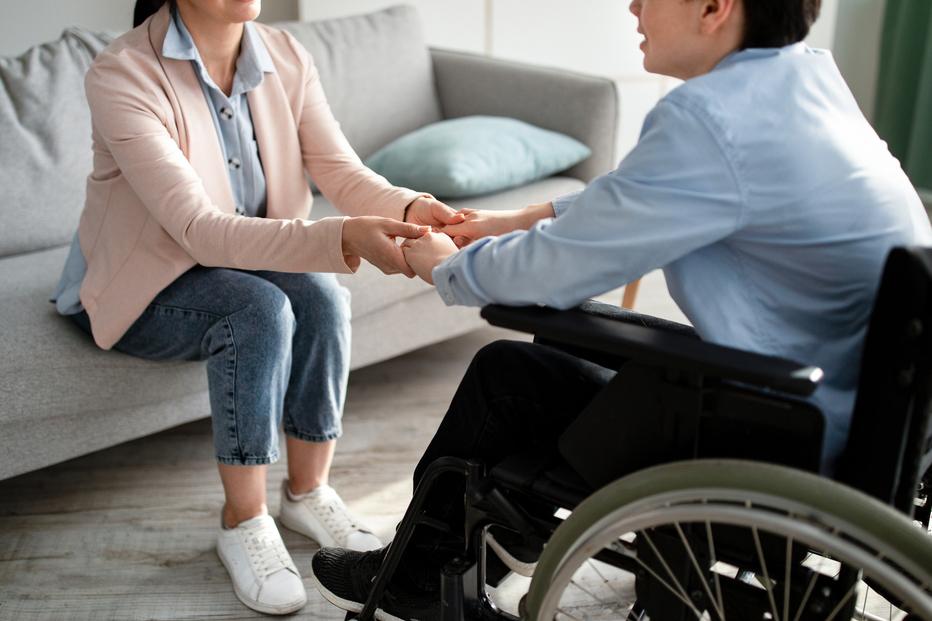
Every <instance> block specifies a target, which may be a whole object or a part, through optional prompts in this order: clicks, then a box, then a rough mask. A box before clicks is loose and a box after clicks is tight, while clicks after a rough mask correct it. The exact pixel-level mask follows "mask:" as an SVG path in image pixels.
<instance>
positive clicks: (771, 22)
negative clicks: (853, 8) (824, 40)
mask: <svg viewBox="0 0 932 621" xmlns="http://www.w3.org/2000/svg"><path fill="white" fill-rule="evenodd" d="M821 8H822V0H745V2H744V15H745V21H746V22H747V26H746V29H745V33H744V44H743V45H742V47H744V48H749V47H783V46H784V45H792V44H793V43H799V42H800V41H802V40H803V39H805V38H806V35H808V34H809V29H810V28H811V27H812V24H814V23H815V21H816V19H818V17H819V11H820V10H821Z"/></svg>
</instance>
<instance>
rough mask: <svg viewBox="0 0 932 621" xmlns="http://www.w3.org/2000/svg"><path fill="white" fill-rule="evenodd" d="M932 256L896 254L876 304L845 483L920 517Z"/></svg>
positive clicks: (927, 442)
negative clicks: (916, 510)
mask: <svg viewBox="0 0 932 621" xmlns="http://www.w3.org/2000/svg"><path fill="white" fill-rule="evenodd" d="M930 386H932V249H930V248H895V249H893V251H891V253H890V255H889V257H888V258H887V263H886V266H885V268H884V272H883V278H882V279H881V282H880V289H879V290H878V293H877V299H876V301H875V303H874V310H873V313H872V314H871V318H870V323H869V326H868V330H867V336H866V338H865V342H864V352H863V355H862V359H861V375H860V380H859V384H858V394H857V400H856V403H855V407H854V413H853V418H852V421H851V432H850V436H849V440H848V445H847V447H846V449H845V452H844V454H843V456H842V459H841V462H840V464H839V469H838V472H837V478H838V479H839V480H841V481H842V482H844V483H847V484H848V485H851V486H852V487H855V488H858V489H860V490H862V491H864V492H866V493H868V494H870V495H872V496H874V497H876V498H878V499H880V500H882V501H884V502H886V503H888V504H892V505H894V506H895V507H897V508H898V509H899V510H901V511H903V512H905V513H907V514H912V510H913V501H914V498H915V494H916V488H917V485H918V480H919V477H920V476H921V475H922V474H923V473H924V472H925V471H926V469H928V467H929V465H930V461H932V438H930V432H932V426H930V421H929V401H930Z"/></svg>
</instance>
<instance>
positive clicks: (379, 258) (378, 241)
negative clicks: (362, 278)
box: [343, 216, 452, 278]
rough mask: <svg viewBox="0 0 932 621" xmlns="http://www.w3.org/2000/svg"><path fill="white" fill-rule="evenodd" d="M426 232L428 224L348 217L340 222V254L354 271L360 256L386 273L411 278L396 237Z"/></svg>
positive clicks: (414, 236)
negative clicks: (341, 238)
mask: <svg viewBox="0 0 932 621" xmlns="http://www.w3.org/2000/svg"><path fill="white" fill-rule="evenodd" d="M429 232H430V228H429V227H426V226H418V225H416V224H409V223H406V222H399V221H398V220H393V219H392V218H378V217H374V216H362V217H358V218H347V219H346V220H345V221H344V222H343V256H344V257H345V258H346V264H347V265H349V266H350V267H351V268H352V269H353V271H356V269H357V268H358V267H359V258H360V257H362V258H363V259H365V260H366V261H368V262H369V263H371V264H373V265H374V266H376V267H377V268H379V269H380V270H382V272H383V273H385V274H404V275H405V276H407V277H408V278H414V270H412V269H411V268H410V267H409V266H408V264H407V262H406V261H405V257H404V253H403V252H402V250H401V247H400V246H398V244H397V243H395V239H396V238H398V237H404V238H407V239H408V240H412V239H417V238H419V237H421V236H422V235H424V234H426V233H429ZM451 243H452V242H451Z"/></svg>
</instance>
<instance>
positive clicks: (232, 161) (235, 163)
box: [227, 157, 243, 170]
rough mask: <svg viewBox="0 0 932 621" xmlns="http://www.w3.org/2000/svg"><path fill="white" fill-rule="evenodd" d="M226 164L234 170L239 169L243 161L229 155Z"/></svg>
mask: <svg viewBox="0 0 932 621" xmlns="http://www.w3.org/2000/svg"><path fill="white" fill-rule="evenodd" d="M227 164H229V165H230V168H232V169H234V170H239V169H240V168H242V166H243V163H242V162H241V161H239V158H238V157H231V158H230V159H228V160H227Z"/></svg>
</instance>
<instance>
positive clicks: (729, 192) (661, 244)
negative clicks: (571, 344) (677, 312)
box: [433, 98, 745, 309]
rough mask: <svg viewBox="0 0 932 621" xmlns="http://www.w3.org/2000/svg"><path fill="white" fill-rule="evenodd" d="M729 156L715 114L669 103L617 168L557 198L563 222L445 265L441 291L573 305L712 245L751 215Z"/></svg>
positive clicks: (489, 300)
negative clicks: (572, 195) (745, 209)
mask: <svg viewBox="0 0 932 621" xmlns="http://www.w3.org/2000/svg"><path fill="white" fill-rule="evenodd" d="M730 151H731V149H730V146H729V144H728V142H727V141H726V140H725V135H724V134H723V132H722V131H720V130H719V128H717V127H716V125H715V124H714V123H713V122H712V121H711V120H710V117H709V115H707V114H705V113H703V111H702V110H700V109H696V108H693V107H690V106H688V105H685V104H683V103H679V102H673V101H671V100H670V99H669V98H668V99H665V100H663V101H661V102H660V103H659V104H658V105H657V107H656V108H654V110H653V111H652V112H651V114H650V115H649V116H648V118H647V120H646V121H645V124H644V129H643V131H642V133H641V139H640V141H639V142H638V144H637V146H636V147H635V148H634V149H633V150H632V152H631V153H630V154H629V155H628V157H626V158H625V159H624V160H623V161H622V163H621V164H620V165H619V167H618V168H617V169H616V170H615V171H613V172H612V173H609V174H607V175H604V176H602V177H599V178H598V179H596V180H595V181H593V182H592V183H591V184H590V185H589V187H587V188H586V189H585V190H584V191H583V192H582V193H581V194H579V195H578V196H575V200H572V201H568V197H567V200H563V201H559V200H558V201H557V202H555V203H554V211H555V212H558V215H559V217H558V218H555V219H553V218H551V219H547V220H543V221H541V222H538V223H537V224H536V225H535V226H534V227H533V228H532V229H531V230H529V231H516V232H514V233H510V234H508V235H504V236H501V237H497V238H487V239H482V240H479V241H477V242H475V243H473V244H471V245H470V246H468V247H467V248H466V249H464V250H463V251H461V252H459V253H457V254H455V255H453V256H452V257H450V258H449V259H447V260H446V261H445V262H443V263H442V264H440V265H438V266H437V267H436V268H435V269H434V271H433V279H434V283H435V284H436V286H437V290H438V293H439V294H440V296H441V297H442V298H443V300H444V302H446V303H447V304H448V305H453V304H460V305H466V306H484V305H486V304H507V305H514V306H520V305H533V304H543V305H546V306H551V307H554V308H560V309H565V308H571V307H573V306H575V305H577V304H579V303H580V302H582V301H584V300H585V299H587V298H590V297H592V296H594V295H599V294H601V293H605V292H606V291H610V290H612V289H615V288H617V287H620V286H623V285H624V284H626V283H628V282H631V281H633V280H636V279H637V278H640V277H641V276H643V275H644V274H646V273H648V272H649V271H651V270H653V269H656V268H659V267H663V266H665V265H667V264H669V263H672V262H673V261H676V260H677V259H679V258H681V257H683V256H685V255H687V254H689V253H691V252H693V251H695V250H697V249H699V248H702V247H704V246H707V245H710V244H713V243H715V242H717V241H719V240H721V239H723V238H725V237H727V236H729V235H730V234H731V233H733V232H734V231H736V230H737V229H738V228H739V227H740V225H741V222H742V217H743V206H744V204H745V199H744V192H743V191H742V188H741V184H740V179H739V176H738V174H737V171H736V168H735V164H734V158H733V157H730V155H733V154H732V153H730ZM568 202H569V203H570V204H571V205H572V208H571V209H566V208H565V207H566V206H567V203H568ZM558 203H560V204H561V206H562V207H563V209H560V210H559V211H558V207H557V204H558Z"/></svg>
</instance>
